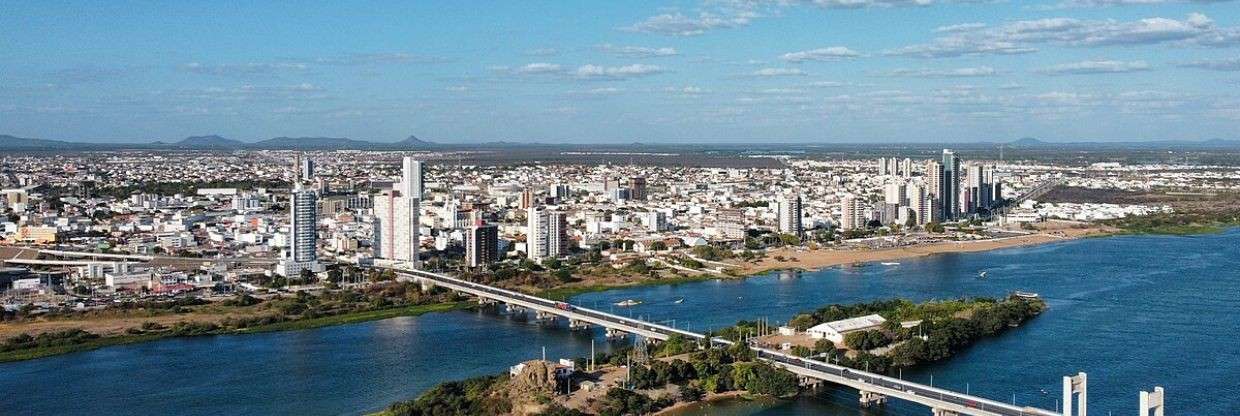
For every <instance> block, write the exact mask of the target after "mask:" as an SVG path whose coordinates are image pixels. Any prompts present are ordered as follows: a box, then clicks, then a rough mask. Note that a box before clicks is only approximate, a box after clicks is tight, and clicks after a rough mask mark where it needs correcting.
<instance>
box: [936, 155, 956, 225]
mask: <svg viewBox="0 0 1240 416" xmlns="http://www.w3.org/2000/svg"><path fill="white" fill-rule="evenodd" d="M941 171H942V174H941V175H940V177H941V179H940V182H939V194H938V198H939V201H940V202H939V206H940V208H941V209H942V214H941V215H940V216H939V217H940V218H942V219H943V220H944V221H952V220H956V219H959V218H960V158H958V157H956V153H955V152H952V151H951V149H943V162H942V169H941Z"/></svg>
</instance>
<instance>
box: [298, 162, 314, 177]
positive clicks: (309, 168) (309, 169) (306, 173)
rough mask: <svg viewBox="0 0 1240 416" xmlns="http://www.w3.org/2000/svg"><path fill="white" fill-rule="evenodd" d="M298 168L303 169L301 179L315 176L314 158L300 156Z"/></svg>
mask: <svg viewBox="0 0 1240 416" xmlns="http://www.w3.org/2000/svg"><path fill="white" fill-rule="evenodd" d="M299 159H300V160H299V161H298V164H299V165H300V166H298V167H297V168H298V169H300V170H301V180H303V181H308V180H310V179H313V178H314V159H311V158H308V157H303V158H299Z"/></svg>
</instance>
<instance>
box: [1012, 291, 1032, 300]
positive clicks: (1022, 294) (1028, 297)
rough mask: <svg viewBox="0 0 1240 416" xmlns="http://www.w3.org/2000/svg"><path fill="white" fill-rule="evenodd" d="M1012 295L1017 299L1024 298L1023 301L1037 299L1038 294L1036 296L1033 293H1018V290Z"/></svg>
mask: <svg viewBox="0 0 1240 416" xmlns="http://www.w3.org/2000/svg"><path fill="white" fill-rule="evenodd" d="M1012 295H1014V296H1016V297H1018V298H1025V299H1037V298H1038V294H1037V293H1034V292H1021V291H1019V290H1018V291H1016V292H1015V293H1013V294H1012Z"/></svg>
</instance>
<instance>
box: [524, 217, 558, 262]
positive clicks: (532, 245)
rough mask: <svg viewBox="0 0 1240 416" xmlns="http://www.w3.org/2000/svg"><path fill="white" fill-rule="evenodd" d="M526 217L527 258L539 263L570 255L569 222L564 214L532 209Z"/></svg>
mask: <svg viewBox="0 0 1240 416" xmlns="http://www.w3.org/2000/svg"><path fill="white" fill-rule="evenodd" d="M525 215H526V233H525V245H526V256H527V257H529V258H530V259H531V260H535V261H538V260H542V259H544V258H549V257H550V258H555V257H561V256H564V255H567V254H568V250H569V245H568V222H567V221H566V217H565V215H564V213H562V212H555V211H547V210H545V209H543V208H542V207H530V208H529V209H527V210H526V214H525Z"/></svg>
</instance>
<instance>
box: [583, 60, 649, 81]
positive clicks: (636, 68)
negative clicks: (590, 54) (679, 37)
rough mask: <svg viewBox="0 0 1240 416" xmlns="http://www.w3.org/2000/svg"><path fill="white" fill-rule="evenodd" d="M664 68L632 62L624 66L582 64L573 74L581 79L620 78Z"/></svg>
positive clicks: (635, 76)
mask: <svg viewBox="0 0 1240 416" xmlns="http://www.w3.org/2000/svg"><path fill="white" fill-rule="evenodd" d="M662 72H663V68H660V67H658V66H655V65H646V64H632V65H624V66H611V67H608V66H600V65H592V64H587V65H582V66H579V67H577V70H576V71H573V76H575V77H577V78H580V79H600V80H620V79H629V78H638V77H644V76H649V75H655V74H658V73H662Z"/></svg>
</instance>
